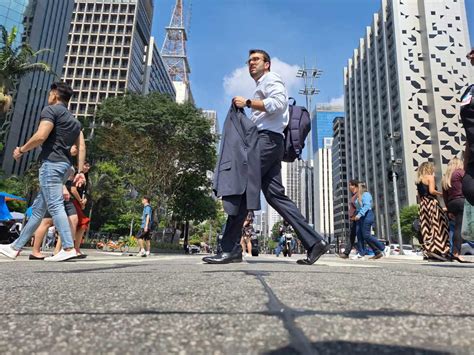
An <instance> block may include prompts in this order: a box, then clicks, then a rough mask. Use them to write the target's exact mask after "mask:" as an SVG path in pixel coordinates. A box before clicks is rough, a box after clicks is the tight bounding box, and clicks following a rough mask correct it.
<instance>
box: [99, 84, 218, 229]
mask: <svg viewBox="0 0 474 355" xmlns="http://www.w3.org/2000/svg"><path fill="white" fill-rule="evenodd" d="M97 119H98V120H99V121H100V122H103V125H102V126H101V127H100V128H99V129H98V130H97V137H96V141H95V142H94V145H93V151H94V158H95V159H98V160H102V159H107V160H110V161H113V162H114V163H115V164H116V165H117V166H118V167H120V169H121V171H122V172H123V173H124V174H126V176H127V181H128V182H130V183H131V184H133V186H134V187H135V188H136V189H137V191H138V192H139V193H140V195H145V194H146V195H149V196H150V197H151V198H152V205H153V206H154V207H155V209H156V210H161V211H166V213H165V215H164V216H161V217H162V221H164V222H165V225H169V223H170V222H171V216H173V217H174V218H175V220H176V218H180V219H181V220H182V221H192V220H194V221H195V222H201V221H203V220H205V219H209V218H213V217H214V216H215V209H216V204H215V202H214V200H212V199H211V198H210V186H209V181H208V179H207V172H208V171H209V170H212V169H213V167H214V164H215V146H214V144H215V137H214V135H212V134H211V131H210V123H209V121H208V120H207V119H206V118H204V117H203V115H202V113H201V111H199V110H198V109H196V108H195V107H194V106H193V105H191V104H177V103H175V102H174V101H173V100H171V98H170V97H169V96H167V95H162V94H158V93H152V94H149V95H147V96H142V95H137V94H126V95H124V96H120V97H113V98H109V99H107V100H105V101H104V102H103V103H102V104H101V106H100V107H99V109H98V112H97Z"/></svg>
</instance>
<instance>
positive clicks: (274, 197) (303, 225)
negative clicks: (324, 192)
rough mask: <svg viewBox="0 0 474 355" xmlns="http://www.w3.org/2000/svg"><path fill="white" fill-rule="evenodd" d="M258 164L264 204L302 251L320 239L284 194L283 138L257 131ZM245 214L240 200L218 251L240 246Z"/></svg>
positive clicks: (228, 219)
mask: <svg viewBox="0 0 474 355" xmlns="http://www.w3.org/2000/svg"><path fill="white" fill-rule="evenodd" d="M258 143H259V148H260V164H261V170H262V191H263V194H264V195H265V199H266V200H267V203H268V204H269V205H270V206H272V207H273V208H274V209H275V211H277V212H278V213H279V214H280V216H282V217H283V218H284V219H285V220H286V221H288V223H289V224H290V225H291V226H292V227H293V229H294V230H295V232H296V234H297V236H298V238H299V239H300V240H301V243H302V244H303V246H304V247H305V249H306V250H308V249H310V248H311V247H312V246H313V245H314V244H316V243H317V242H319V241H320V240H322V239H323V238H322V237H321V236H320V235H319V234H318V233H316V232H315V231H314V230H313V229H312V228H311V227H310V226H309V224H308V222H307V221H306V220H305V218H304V217H303V215H302V214H301V212H300V211H299V210H298V208H297V207H296V205H295V203H294V202H293V201H291V200H290V199H289V198H288V197H287V196H286V195H285V188H284V187H283V185H282V182H281V160H282V159H283V152H284V147H283V136H282V135H281V134H278V133H273V132H269V131H261V132H259V135H258ZM246 215H247V203H246V201H245V197H244V198H242V200H241V204H240V208H239V213H238V214H237V215H236V216H229V217H228V218H227V223H226V227H225V231H224V235H223V236H222V251H224V252H230V251H232V250H233V249H234V248H238V247H240V237H241V231H242V225H243V223H244V220H245V217H246Z"/></svg>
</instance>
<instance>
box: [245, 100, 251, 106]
mask: <svg viewBox="0 0 474 355" xmlns="http://www.w3.org/2000/svg"><path fill="white" fill-rule="evenodd" d="M251 104H252V100H250V99H248V100H247V101H245V105H246V106H247V107H248V108H250V105H251Z"/></svg>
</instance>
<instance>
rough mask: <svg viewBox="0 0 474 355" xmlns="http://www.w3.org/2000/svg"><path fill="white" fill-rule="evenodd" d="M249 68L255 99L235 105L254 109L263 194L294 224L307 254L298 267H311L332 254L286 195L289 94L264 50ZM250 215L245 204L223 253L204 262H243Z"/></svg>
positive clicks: (252, 54) (255, 52) (254, 54)
mask: <svg viewBox="0 0 474 355" xmlns="http://www.w3.org/2000/svg"><path fill="white" fill-rule="evenodd" d="M247 65H248V69H249V73H250V76H251V77H252V78H253V79H254V80H255V83H256V88H255V91H254V94H253V97H252V98H245V97H242V96H237V97H234V98H233V104H234V105H235V106H236V107H237V108H245V107H247V108H249V109H251V117H250V119H251V120H252V121H253V122H254V123H255V125H256V126H257V129H258V144H259V150H260V165H261V179H262V191H263V194H264V195H265V199H266V200H267V202H268V203H269V204H270V206H272V207H273V208H274V209H275V210H276V211H277V212H278V213H279V214H280V215H281V216H282V217H283V218H284V219H285V220H287V221H288V222H289V223H290V225H291V226H292V227H293V229H294V230H295V231H296V234H297V235H298V238H300V240H301V241H302V243H303V245H304V247H305V248H306V250H307V257H306V258H305V259H301V260H298V261H297V263H298V264H301V265H311V264H314V263H315V262H316V261H317V260H318V259H319V258H320V257H321V255H323V254H325V253H326V252H327V251H328V250H329V245H328V243H326V242H325V241H324V240H323V238H322V236H320V235H319V234H318V233H316V232H315V231H314V229H313V228H311V226H310V225H309V224H308V223H307V222H306V220H305V218H304V217H303V215H302V214H301V212H300V211H299V210H298V208H297V207H296V205H295V204H294V202H293V201H291V200H290V199H289V198H288V197H287V196H286V195H285V188H284V187H283V185H282V180H281V161H282V159H283V153H284V145H283V139H284V134H283V131H284V129H285V128H286V126H287V125H288V121H289V110H288V93H287V90H286V87H285V84H284V83H283V80H282V79H281V77H280V76H279V75H278V74H276V73H274V72H271V71H270V67H271V59H270V56H269V55H268V53H267V52H265V51H264V50H261V49H252V50H250V51H249V58H248V60H247ZM243 199H245V197H244V198H243ZM247 213H248V211H247V210H246V203H245V201H241V202H240V208H239V212H238V214H237V215H236V216H229V217H228V219H227V224H226V230H225V232H224V235H223V237H222V250H223V252H222V253H219V254H217V255H214V256H208V257H205V258H203V261H204V262H206V263H209V264H227V263H232V262H241V261H242V247H241V246H240V243H239V242H240V236H241V228H242V225H243V222H244V220H245V217H246V215H247Z"/></svg>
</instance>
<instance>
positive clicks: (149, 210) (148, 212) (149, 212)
mask: <svg viewBox="0 0 474 355" xmlns="http://www.w3.org/2000/svg"><path fill="white" fill-rule="evenodd" d="M145 214H146V215H148V216H150V218H151V207H150V206H147V208H146V212H145Z"/></svg>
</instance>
